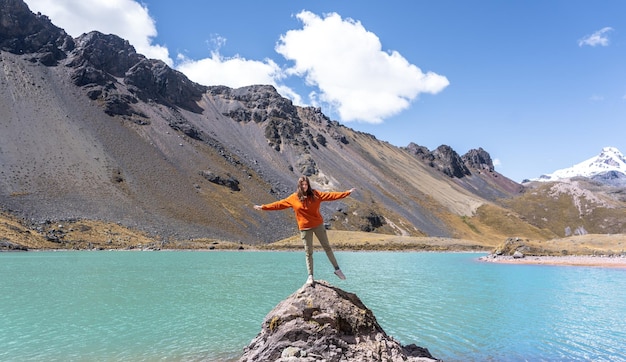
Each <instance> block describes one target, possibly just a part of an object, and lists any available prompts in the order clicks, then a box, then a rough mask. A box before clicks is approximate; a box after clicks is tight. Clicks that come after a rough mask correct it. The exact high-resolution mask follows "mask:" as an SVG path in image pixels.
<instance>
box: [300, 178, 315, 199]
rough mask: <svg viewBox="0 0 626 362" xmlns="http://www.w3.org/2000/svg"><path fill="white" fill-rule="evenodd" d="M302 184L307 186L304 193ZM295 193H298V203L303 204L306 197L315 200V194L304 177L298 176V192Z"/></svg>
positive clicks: (307, 179)
mask: <svg viewBox="0 0 626 362" xmlns="http://www.w3.org/2000/svg"><path fill="white" fill-rule="evenodd" d="M303 183H306V184H307V185H309V187H308V188H307V190H306V192H305V191H304V190H303V189H302V184H303ZM297 192H298V199H300V201H302V202H304V201H305V200H306V199H307V197H309V198H311V199H313V198H315V194H314V193H313V188H312V187H311V183H310V182H309V178H308V177H306V176H300V178H299V179H298V191H297Z"/></svg>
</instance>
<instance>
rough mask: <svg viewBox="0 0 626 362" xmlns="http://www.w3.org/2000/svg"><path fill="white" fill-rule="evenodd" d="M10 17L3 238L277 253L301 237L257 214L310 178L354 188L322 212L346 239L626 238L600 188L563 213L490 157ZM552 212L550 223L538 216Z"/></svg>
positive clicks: (288, 218)
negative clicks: (258, 247) (385, 135)
mask: <svg viewBox="0 0 626 362" xmlns="http://www.w3.org/2000/svg"><path fill="white" fill-rule="evenodd" d="M0 8H1V9H2V12H0V129H1V130H2V131H1V132H0V211H1V212H0V230H7V232H6V233H5V234H6V235H9V234H10V235H16V236H15V237H14V236H11V237H10V238H9V237H8V236H6V235H5V236H3V237H4V238H9V240H8V241H11V240H12V239H14V238H17V237H20V236H21V237H24V236H29V235H45V237H46V238H47V240H48V242H52V243H55V244H54V245H56V246H58V247H76V248H81V247H85V246H84V245H85V242H84V239H81V238H78V239H76V238H75V239H73V241H72V242H71V243H70V242H69V241H68V240H67V239H68V236H67V235H69V234H70V230H73V232H77V231H81V232H89V230H90V229H94V228H96V226H95V225H105V226H97V228H98V229H99V232H100V234H101V235H103V238H104V239H105V240H108V241H109V242H112V241H113V240H122V241H124V240H126V241H127V240H128V237H127V236H125V235H126V234H125V233H124V232H123V231H121V230H120V228H122V227H123V228H128V229H132V230H138V231H141V232H143V233H146V234H147V235H149V237H150V238H153V239H155V240H158V241H159V242H161V243H162V244H166V243H168V242H169V241H171V240H193V239H200V238H208V239H219V240H226V241H232V242H238V243H249V244H254V243H267V242H271V241H275V240H279V239H282V238H286V237H290V236H293V235H294V234H295V232H296V230H295V222H294V219H293V213H292V212H291V211H284V212H259V211H256V210H254V209H253V208H252V206H253V205H254V204H261V203H269V202H272V201H275V200H277V199H279V198H282V197H286V196H287V195H289V194H290V193H291V192H293V191H294V189H295V183H296V180H297V178H298V176H300V175H301V174H305V175H308V176H309V177H310V179H311V181H312V185H313V187H315V188H318V189H321V190H347V189H350V188H352V187H355V188H356V189H357V192H356V193H354V194H353V195H352V196H351V197H349V198H346V199H343V200H341V201H337V202H332V203H323V205H324V207H323V209H322V213H323V215H324V217H325V220H326V221H327V223H328V227H329V228H332V229H336V230H353V231H365V232H376V233H385V234H395V235H406V236H434V237H447V238H463V239H469V240H477V242H478V243H483V244H484V243H487V244H496V243H500V242H501V241H502V240H505V239H506V238H507V237H509V236H511V235H515V236H520V235H521V236H524V237H527V238H533V239H542V240H543V239H548V238H553V237H555V236H557V235H561V234H563V227H570V228H571V229H572V230H574V229H577V228H578V227H579V226H581V225H582V226H584V228H585V230H588V231H589V232H601V233H621V232H622V233H623V232H624V225H623V223H622V222H621V221H620V220H624V219H626V217H624V216H625V215H624V209H625V208H624V202H625V201H624V200H623V199H622V195H623V194H620V193H617V192H614V191H611V193H607V191H606V190H598V189H597V188H596V190H588V192H589V195H592V196H594V197H596V198H597V199H598V200H602V202H601V203H595V204H589V203H586V204H585V205H591V206H589V210H587V211H586V214H584V215H583V216H582V217H581V216H580V214H579V212H578V206H577V205H578V204H577V203H576V202H578V201H579V199H576V200H577V201H576V202H573V201H570V202H568V203H566V201H565V199H563V200H561V201H559V202H558V203H557V202H555V201H554V196H553V195H552V194H551V193H550V191H549V190H545V192H544V191H543V190H540V189H538V188H536V187H535V186H526V185H520V184H518V183H516V182H514V181H512V180H510V179H508V178H507V177H505V176H504V175H501V174H499V173H498V172H496V171H495V169H494V167H493V163H492V161H491V157H490V156H489V154H488V152H487V151H485V150H483V149H482V148H480V147H478V148H476V149H473V150H470V151H469V152H467V153H466V154H464V155H459V154H458V153H457V152H455V151H454V150H453V149H452V148H451V147H449V146H447V145H441V146H439V147H438V148H436V149H435V150H432V151H431V150H428V149H427V148H425V147H423V146H419V145H418V144H416V143H411V144H409V145H408V146H407V147H396V146H393V145H391V144H389V143H387V142H384V141H381V140H378V139H377V138H376V137H374V136H373V135H370V134H367V133H362V132H357V131H355V130H353V129H350V128H348V127H346V126H344V125H342V124H340V123H338V122H337V121H334V120H331V119H329V118H328V117H327V116H326V115H324V114H323V113H322V112H321V111H320V109H319V108H314V107H299V106H295V105H293V104H292V102H291V101H290V100H288V99H286V98H284V97H282V96H281V95H280V94H278V92H277V91H276V89H274V87H272V86H268V85H250V86H247V87H242V88H238V89H232V88H228V87H224V86H203V85H200V84H197V83H194V82H192V81H190V80H189V79H188V78H187V77H185V76H184V75H183V74H182V73H180V72H178V71H176V70H174V69H171V68H170V67H168V66H167V65H166V64H165V63H163V62H161V61H158V60H154V59H147V58H146V57H145V56H143V55H141V54H138V53H137V52H136V51H135V49H134V48H133V47H132V46H131V45H130V44H129V43H128V41H126V40H124V39H121V38H119V37H117V36H115V35H110V34H109V35H107V34H102V33H100V32H96V31H93V32H90V33H86V34H83V35H81V36H79V37H78V38H72V37H70V36H68V35H67V34H66V33H65V31H64V30H63V29H60V28H58V27H56V26H55V25H54V24H52V23H51V22H50V19H48V18H47V17H46V16H45V15H42V14H33V13H32V12H31V11H30V10H29V9H28V7H27V5H26V4H25V3H24V2H23V1H21V0H0ZM412 132H414V133H415V136H416V137H419V135H420V131H419V129H418V128H417V129H415V130H413V131H412ZM590 187H596V186H594V185H591V186H590ZM568 192H569V191H568ZM564 195H565V194H564ZM564 197H565V196H564ZM577 197H578V196H577ZM544 209H546V210H549V211H548V212H551V214H549V215H544V216H543V218H542V219H537V218H536V215H534V214H533V213H534V212H538V211H539V213H543V211H541V210H544ZM563 211H567V212H566V214H567V216H566V217H565V216H559V217H558V218H557V217H554V215H556V214H559V215H561V214H563ZM544 219H545V220H547V221H544ZM16 220H18V221H19V223H20V224H22V225H24V228H25V229H20V227H18V226H16V225H17V224H16ZM87 221H89V222H93V223H91V224H87ZM61 226H63V227H61ZM3 228H5V229H3ZM92 231H93V230H92ZM38 245H39V244H38Z"/></svg>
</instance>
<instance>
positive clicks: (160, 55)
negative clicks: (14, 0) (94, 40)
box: [26, 0, 173, 66]
mask: <svg viewBox="0 0 626 362" xmlns="http://www.w3.org/2000/svg"><path fill="white" fill-rule="evenodd" d="M26 3H27V4H28V7H29V8H30V9H31V11H33V12H40V13H42V14H45V15H47V16H48V17H50V19H51V20H52V22H53V23H54V24H55V25H56V26H58V27H60V28H63V29H64V30H65V31H66V32H67V33H68V34H69V35H71V36H73V37H78V36H80V35H81V34H83V33H88V32H90V31H93V30H97V31H99V32H102V33H104V34H115V35H117V36H119V37H121V38H124V39H126V40H128V41H129V42H130V44H131V45H132V46H134V47H135V49H136V50H137V52H138V53H141V54H143V55H145V56H146V57H148V58H153V59H160V60H162V61H164V62H165V63H167V64H168V65H170V66H171V65H172V64H173V62H172V59H171V58H170V57H169V52H168V50H167V48H166V47H165V46H162V45H155V44H152V41H153V39H154V37H156V35H157V31H156V26H155V23H154V19H152V17H151V16H150V14H149V13H148V9H147V8H146V7H145V6H143V5H141V4H140V3H138V2H136V1H133V0H89V1H84V0H54V1H50V0H26Z"/></svg>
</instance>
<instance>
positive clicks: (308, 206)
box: [254, 176, 355, 284]
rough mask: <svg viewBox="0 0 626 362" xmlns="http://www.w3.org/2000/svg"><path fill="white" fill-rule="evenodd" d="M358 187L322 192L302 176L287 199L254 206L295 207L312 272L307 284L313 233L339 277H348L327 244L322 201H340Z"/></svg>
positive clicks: (259, 207) (257, 208)
mask: <svg viewBox="0 0 626 362" xmlns="http://www.w3.org/2000/svg"><path fill="white" fill-rule="evenodd" d="M354 190H355V189H354V188H352V189H350V190H348V191H344V192H322V191H317V190H314V189H312V188H311V185H310V183H309V178H308V177H306V176H300V178H299V179H298V188H297V190H296V192H294V193H293V194H291V195H289V196H288V197H287V198H284V199H282V200H279V201H276V202H273V203H271V204H266V205H254V208H255V209H256V210H284V209H288V208H292V209H293V212H294V213H295V215H296V221H297V222H298V229H299V230H300V238H301V239H302V241H303V242H304V251H305V253H306V268H307V270H308V272H309V277H308V279H307V284H313V234H315V236H317V240H319V242H320V244H321V245H322V247H323V248H324V251H325V252H326V256H328V260H329V261H330V263H331V264H332V265H333V266H334V267H335V274H336V275H337V276H338V277H339V279H342V280H343V279H346V276H345V275H344V274H343V272H342V271H341V269H340V268H339V264H337V259H335V255H334V254H333V250H332V249H331V247H330V244H329V243H328V236H327V235H326V228H325V227H324V220H323V219H322V215H321V214H320V204H321V203H322V202H323V201H333V200H340V199H343V198H344V197H348V196H350V194H351V193H352V192H353V191H354Z"/></svg>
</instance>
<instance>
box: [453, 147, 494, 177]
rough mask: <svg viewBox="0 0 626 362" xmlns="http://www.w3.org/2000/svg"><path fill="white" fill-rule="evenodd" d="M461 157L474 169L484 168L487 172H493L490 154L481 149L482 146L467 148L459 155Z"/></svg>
mask: <svg viewBox="0 0 626 362" xmlns="http://www.w3.org/2000/svg"><path fill="white" fill-rule="evenodd" d="M461 159H462V160H463V162H465V164H466V165H467V166H469V167H471V168H474V169H478V170H486V171H489V172H493V171H494V170H495V167H494V166H493V161H492V160H491V156H490V155H489V153H488V152H487V151H485V150H483V149H482V147H479V148H478V149H472V150H469V151H468V152H467V153H466V154H464V155H463V156H462V157H461Z"/></svg>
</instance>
